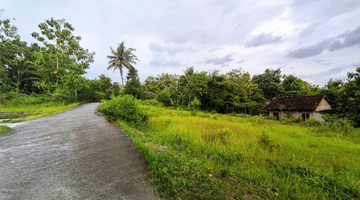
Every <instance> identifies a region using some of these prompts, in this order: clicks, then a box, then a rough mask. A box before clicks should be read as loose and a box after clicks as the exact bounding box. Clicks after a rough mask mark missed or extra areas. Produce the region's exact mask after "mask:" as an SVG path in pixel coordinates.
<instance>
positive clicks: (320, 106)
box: [263, 95, 332, 121]
mask: <svg viewBox="0 0 360 200" xmlns="http://www.w3.org/2000/svg"><path fill="white" fill-rule="evenodd" d="M263 109H264V110H268V111H269V115H270V116H276V117H277V118H278V119H283V118H288V117H290V118H300V117H301V118H302V119H303V120H306V119H309V118H311V119H317V120H319V121H324V120H323V119H322V118H321V116H322V115H323V114H325V113H331V111H332V109H331V105H330V103H329V100H328V99H327V97H326V96H325V95H322V96H302V97H277V98H275V99H274V100H272V101H271V102H270V103H268V104H266V105H265V106H264V107H263ZM289 115H290V116H289Z"/></svg>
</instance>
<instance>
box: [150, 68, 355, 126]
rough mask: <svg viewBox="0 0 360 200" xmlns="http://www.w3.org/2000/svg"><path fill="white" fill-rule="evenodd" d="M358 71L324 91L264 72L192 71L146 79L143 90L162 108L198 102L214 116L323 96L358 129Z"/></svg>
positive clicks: (276, 72)
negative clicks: (282, 99) (279, 99)
mask: <svg viewBox="0 0 360 200" xmlns="http://www.w3.org/2000/svg"><path fill="white" fill-rule="evenodd" d="M359 73H360V68H357V70H356V72H355V73H350V72H349V73H348V79H347V81H346V82H344V81H342V80H332V79H330V80H329V82H328V84H327V85H325V87H323V88H320V87H319V86H318V85H313V84H310V83H308V82H306V81H304V80H301V79H300V78H297V77H295V76H293V75H282V74H281V70H280V69H277V70H273V69H266V70H265V72H264V73H263V74H259V75H254V76H252V77H251V75H250V74H249V73H248V72H244V71H241V70H232V71H230V72H227V73H225V74H221V73H220V72H219V71H216V70H215V71H213V72H206V71H200V72H199V71H195V69H194V67H188V68H187V69H186V70H185V71H184V75H181V76H179V75H173V74H167V73H166V74H164V73H163V74H161V75H157V76H155V77H154V76H149V77H148V78H147V79H146V80H145V82H144V89H145V90H146V91H151V92H154V93H155V94H156V98H157V100H158V101H160V102H162V103H163V104H164V105H165V106H174V107H178V106H180V107H185V108H190V107H191V106H192V102H193V101H194V102H198V103H196V104H198V105H199V106H200V108H201V109H202V110H206V111H209V112H218V113H232V112H236V113H245V114H250V115H251V114H258V113H259V112H261V108H262V107H263V106H264V105H265V104H266V102H270V101H271V100H272V99H274V98H275V97H285V96H287V97H296V96H314V95H326V96H327V97H328V99H329V100H330V104H331V105H332V108H333V110H334V112H335V113H336V114H337V115H339V116H342V117H348V118H349V119H350V120H352V121H353V122H354V123H355V125H357V126H359V125H360V116H359V115H360V74H359Z"/></svg>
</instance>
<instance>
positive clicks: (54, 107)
mask: <svg viewBox="0 0 360 200" xmlns="http://www.w3.org/2000/svg"><path fill="white" fill-rule="evenodd" d="M79 104H80V103H55V102H44V103H41V104H31V105H29V104H23V105H16V106H9V105H2V104H0V110H1V112H24V118H18V120H11V121H9V122H21V121H27V120H31V119H36V118H39V117H45V116H49V115H54V114H58V113H61V112H63V111H65V110H68V109H70V108H73V107H76V106H78V105H79Z"/></svg>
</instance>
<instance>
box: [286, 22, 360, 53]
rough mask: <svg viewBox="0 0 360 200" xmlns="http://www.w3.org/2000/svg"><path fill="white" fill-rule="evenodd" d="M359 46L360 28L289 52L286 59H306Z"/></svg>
mask: <svg viewBox="0 0 360 200" xmlns="http://www.w3.org/2000/svg"><path fill="white" fill-rule="evenodd" d="M358 44H360V26H359V27H358V28H357V29H355V30H354V31H350V32H345V33H343V34H341V35H338V36H336V37H333V38H329V39H326V40H324V41H322V42H319V43H317V44H315V45H311V46H308V47H304V48H300V49H297V50H294V51H290V52H289V53H288V54H287V55H286V57H287V58H307V57H312V56H316V55H319V54H321V53H322V52H323V51H324V50H329V51H336V50H340V49H343V48H348V47H351V46H355V45H358Z"/></svg>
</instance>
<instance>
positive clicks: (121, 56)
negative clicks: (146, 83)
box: [107, 42, 140, 86]
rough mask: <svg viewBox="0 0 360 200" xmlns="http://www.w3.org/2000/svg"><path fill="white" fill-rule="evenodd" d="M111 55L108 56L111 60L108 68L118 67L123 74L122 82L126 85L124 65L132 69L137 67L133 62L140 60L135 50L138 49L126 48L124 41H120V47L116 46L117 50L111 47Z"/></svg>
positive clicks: (121, 74)
mask: <svg viewBox="0 0 360 200" xmlns="http://www.w3.org/2000/svg"><path fill="white" fill-rule="evenodd" d="M110 50H111V55H109V56H107V57H108V58H109V59H110V61H109V63H108V64H110V65H109V66H108V68H107V69H108V70H109V69H114V71H115V70H116V69H119V70H120V76H121V82H122V85H123V86H124V78H123V67H125V68H127V69H128V70H130V69H135V68H134V66H132V64H136V61H140V60H139V59H138V58H137V57H136V56H135V55H134V54H133V51H136V49H133V48H128V49H126V48H125V45H124V42H122V43H120V44H119V45H118V47H117V48H116V51H114V49H113V48H112V47H110Z"/></svg>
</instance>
